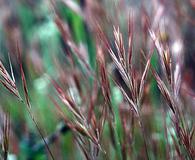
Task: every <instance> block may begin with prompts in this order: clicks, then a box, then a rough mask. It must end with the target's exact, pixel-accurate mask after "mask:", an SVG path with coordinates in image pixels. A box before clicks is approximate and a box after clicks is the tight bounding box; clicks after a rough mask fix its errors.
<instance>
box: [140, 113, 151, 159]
mask: <svg viewBox="0 0 195 160" xmlns="http://www.w3.org/2000/svg"><path fill="white" fill-rule="evenodd" d="M138 121H139V126H140V128H141V133H142V136H143V140H144V147H145V152H146V155H147V159H148V160H149V159H150V158H149V152H148V148H147V140H146V135H145V133H144V127H143V123H142V119H141V116H140V113H139V111H138Z"/></svg>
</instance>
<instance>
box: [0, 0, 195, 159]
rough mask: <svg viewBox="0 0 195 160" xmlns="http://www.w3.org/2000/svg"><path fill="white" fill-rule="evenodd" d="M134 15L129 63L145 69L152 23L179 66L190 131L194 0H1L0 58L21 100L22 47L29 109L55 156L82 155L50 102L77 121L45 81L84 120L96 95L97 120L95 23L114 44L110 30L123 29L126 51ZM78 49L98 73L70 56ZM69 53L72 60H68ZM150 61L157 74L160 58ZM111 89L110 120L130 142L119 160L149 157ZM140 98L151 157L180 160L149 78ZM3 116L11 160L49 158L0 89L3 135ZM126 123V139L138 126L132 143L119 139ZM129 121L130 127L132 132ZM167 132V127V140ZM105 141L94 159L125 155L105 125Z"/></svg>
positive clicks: (17, 105)
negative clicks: (69, 99) (7, 121)
mask: <svg viewBox="0 0 195 160" xmlns="http://www.w3.org/2000/svg"><path fill="white" fill-rule="evenodd" d="M131 13H133V14H132V17H133V25H134V30H133V32H134V34H133V55H134V57H133V64H134V66H135V68H136V69H140V70H143V64H144V63H143V61H144V58H143V56H142V54H141V52H142V51H143V52H144V53H146V55H147V53H148V50H149V49H150V47H151V45H152V44H153V42H152V40H151V38H149V34H148V31H147V29H148V28H147V27H148V26H150V27H151V28H152V30H154V31H155V32H157V31H158V30H160V33H159V35H158V36H159V39H160V40H161V42H162V43H165V44H166V45H168V47H169V50H170V51H171V57H172V63H173V65H174V64H176V63H178V64H179V65H180V72H181V87H180V96H181V98H180V100H181V101H182V104H183V109H182V111H185V112H186V113H185V116H184V117H185V120H186V122H187V123H188V124H189V126H190V127H189V128H193V122H194V118H193V117H194V116H195V83H194V80H195V45H194V43H195V27H194V26H195V1H194V0H186V1H182V0H175V1H170V0H0V60H1V62H2V64H3V65H4V67H5V68H6V70H7V71H8V73H9V74H10V75H11V70H10V62H11V64H12V67H13V74H14V77H15V81H16V86H17V88H18V90H19V93H20V95H21V97H23V98H24V97H25V94H24V92H23V89H22V88H23V87H22V81H21V74H20V67H19V63H18V61H17V44H18V45H19V47H20V50H21V53H22V62H21V63H22V65H23V69H24V73H25V77H26V81H27V88H28V93H29V97H30V102H31V106H32V108H31V111H32V113H33V115H34V117H35V119H36V121H37V123H38V125H39V127H40V128H41V132H42V133H43V135H44V137H45V138H48V139H47V140H48V141H49V147H50V149H51V151H52V153H53V155H54V158H55V159H57V160H62V159H63V160H65V159H67V160H71V159H85V158H84V156H83V153H82V149H81V148H80V147H79V145H78V144H77V140H75V139H76V138H75V135H74V134H73V133H72V132H71V131H69V129H68V128H66V124H65V123H64V119H63V117H62V116H60V115H59V113H58V111H57V109H56V106H55V105H56V104H55V103H54V100H55V101H56V102H57V103H58V105H59V106H60V107H61V108H62V110H63V111H64V113H65V114H66V115H67V117H68V119H71V120H72V121H74V116H73V115H72V114H70V113H69V111H67V109H66V107H64V104H63V103H62V102H61V101H60V100H59V98H57V94H56V91H55V87H54V86H53V85H52V83H51V81H50V79H54V80H56V81H58V82H59V83H60V86H61V87H62V88H63V90H64V91H65V92H68V93H69V94H70V95H71V96H72V97H73V99H74V101H76V102H77V104H79V105H80V106H82V108H81V110H83V112H84V113H85V116H87V112H85V110H86V109H85V108H87V109H88V108H90V99H91V97H92V95H93V94H94V95H95V97H96V102H95V103H94V108H95V109H94V110H95V113H96V114H97V117H99V116H100V115H99V114H102V113H101V112H100V111H99V110H101V107H100V106H101V105H103V104H104V102H103V96H102V94H101V92H100V90H101V87H96V88H94V86H95V81H96V79H97V80H98V79H100V78H98V75H99V74H98V71H97V70H98V67H97V61H96V53H97V43H98V44H99V43H100V41H99V40H97V39H98V38H97V37H98V27H97V26H100V27H101V28H102V29H103V31H104V33H105V34H106V35H107V37H108V39H109V41H110V43H111V45H112V46H113V45H114V44H115V40H114V37H113V26H120V32H121V33H122V34H123V38H124V45H125V48H126V47H127V46H128V41H127V39H128V20H129V15H130V14H131ZM56 17H58V18H60V20H59V19H58V18H56ZM59 21H60V22H62V23H63V27H64V28H65V30H66V31H67V34H66V35H63V32H62V31H61V30H60V27H59V26H60V24H61V23H60V22H59ZM65 37H66V38H67V39H71V41H72V42H74V45H75V46H76V49H75V48H74V47H72V49H70V48H69V46H68V44H66V41H64V39H65ZM70 37H71V38H70ZM76 50H78V51H79V53H81V55H80V56H79V57H82V58H83V59H84V61H85V62H86V63H87V66H89V68H90V70H91V71H92V72H94V73H95V74H96V75H97V76H95V77H94V76H92V75H91V74H88V70H87V69H86V68H85V67H83V66H84V65H83V63H82V61H81V62H80V60H79V58H78V56H76V55H75V54H72V52H75V51H76ZM115 50H116V49H115ZM103 52H104V55H105V56H104V58H105V61H106V68H107V71H108V73H110V74H111V75H112V76H111V77H112V78H113V79H115V80H116V81H118V83H120V84H121V85H122V86H123V87H124V88H126V86H125V84H124V81H123V80H122V78H121V76H120V74H119V72H118V71H117V69H116V68H115V66H114V64H113V62H112V60H111V59H110V57H109V54H108V53H107V51H106V49H104V50H103ZM154 52H156V51H154ZM71 54H72V55H73V56H70V55H71ZM9 57H10V61H9ZM70 57H71V58H70ZM140 62H141V63H140ZM151 63H152V65H153V67H154V68H155V69H156V70H157V71H158V73H159V74H160V75H161V74H162V71H161V67H160V65H159V64H160V61H159V60H158V56H157V54H154V55H153V57H152V60H151ZM1 78H2V77H1ZM112 78H111V79H112ZM110 87H111V96H112V103H113V108H114V113H115V120H116V121H118V122H116V124H115V125H116V126H115V127H116V132H117V133H118V135H119V136H118V141H119V142H120V143H121V144H124V143H129V144H130V145H129V146H127V149H126V152H127V153H126V156H125V157H123V159H146V156H145V155H144V153H143V152H144V149H143V148H144V147H143V146H144V142H143V140H142V134H141V133H140V129H139V127H138V126H139V125H138V124H137V122H136V118H132V117H133V116H132V114H133V113H131V111H129V110H128V109H126V108H127V103H126V102H125V100H124V98H123V95H122V94H121V92H120V90H119V89H118V87H117V86H116V85H115V84H114V83H113V82H111V85H110ZM94 90H95V92H94ZM127 93H128V91H127ZM94 95H93V96H94ZM53 99H54V100H53ZM142 101H143V102H142V103H143V105H142V111H141V112H142V119H143V121H144V130H145V134H146V137H147V138H148V139H149V141H150V142H149V144H148V148H149V154H150V159H169V158H170V159H174V158H176V159H177V156H175V155H177V154H176V152H177V151H176V149H175V146H174V141H173V139H172V134H174V129H173V128H174V127H173V125H172V119H171V117H170V113H169V112H170V111H169V109H168V107H166V103H165V102H164V101H163V98H162V96H161V95H160V91H159V90H158V87H157V83H156V81H155V79H154V78H152V76H149V78H148V80H147V83H146V86H145V89H144V97H143V100H142ZM96 110H97V111H96ZM5 115H9V119H10V134H9V153H8V159H9V160H16V159H17V160H25V159H28V160H30V159H32V160H34V159H35V160H45V159H50V156H49V154H48V151H47V150H46V148H45V147H44V143H43V141H42V139H41V137H40V135H39V132H38V131H37V128H36V126H35V125H34V123H33V121H32V119H31V117H30V116H29V113H28V110H27V109H26V105H25V104H24V103H23V102H21V101H19V100H18V98H16V97H15V96H14V95H13V94H12V93H10V92H9V90H7V89H6V88H5V87H4V86H3V85H0V126H1V129H0V134H1V135H3V126H4V119H5ZM124 117H126V119H125V118H124ZM123 119H125V120H126V121H127V119H130V120H129V122H127V124H126V125H127V130H128V131H127V133H129V135H131V134H132V128H135V129H134V131H133V132H134V133H133V135H134V136H133V138H132V135H131V136H127V137H128V138H129V139H126V142H125V139H124V138H123V132H124V131H123V125H122V124H123V123H122V122H121V121H122V120H123ZM132 121H135V122H132ZM130 122H131V123H130ZM133 123H135V124H134V127H133ZM165 125H166V126H165ZM165 128H167V130H168V133H167V135H166V133H165ZM102 137H103V138H102V149H103V150H104V151H105V152H106V154H105V153H104V151H99V152H100V153H99V156H98V157H97V159H119V157H120V156H118V154H119V153H118V152H120V150H121V152H122V154H123V149H122V148H121V149H120V148H119V150H117V149H116V148H117V147H114V145H113V144H114V143H118V142H113V141H114V140H113V139H112V130H110V127H109V123H106V124H105V127H104V130H103V136H102ZM132 139H133V140H132ZM2 142H3V136H1V138H0V143H2ZM192 144H193V145H194V138H192ZM86 145H87V144H86ZM116 146H117V145H116ZM121 146H123V145H121ZM167 146H169V147H170V150H168V147H167ZM128 147H129V148H128ZM0 150H1V152H0V153H3V151H4V149H3V147H2V149H0ZM168 152H170V154H168ZM168 155H169V156H168ZM167 156H168V157H169V158H168V157H167ZM184 157H185V156H184Z"/></svg>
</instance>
